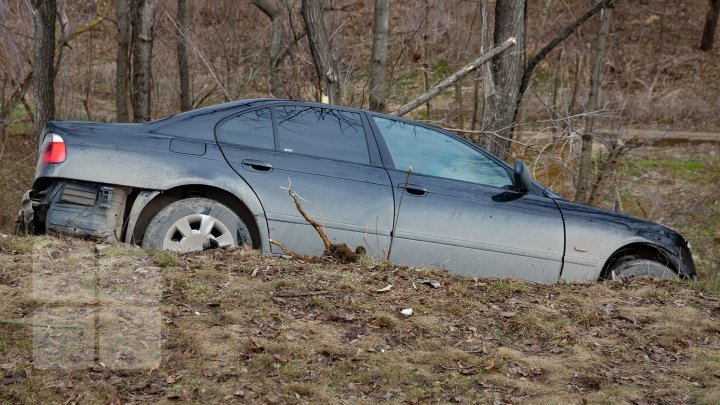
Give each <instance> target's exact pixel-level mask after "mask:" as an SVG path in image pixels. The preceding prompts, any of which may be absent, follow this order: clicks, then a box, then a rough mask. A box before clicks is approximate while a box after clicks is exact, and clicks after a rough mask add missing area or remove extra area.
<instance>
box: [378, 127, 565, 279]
mask: <svg viewBox="0 0 720 405" xmlns="http://www.w3.org/2000/svg"><path fill="white" fill-rule="evenodd" d="M371 120H372V121H373V126H374V128H375V131H376V133H377V134H378V135H379V136H378V145H379V146H380V149H381V151H382V153H383V161H384V162H385V163H386V166H387V168H388V172H389V174H390V177H391V181H392V183H393V185H394V186H395V187H394V193H395V200H396V201H398V205H399V206H398V207H396V209H397V210H398V213H397V224H396V228H397V229H396V232H395V239H394V241H393V245H392V253H391V257H390V260H391V261H393V262H398V263H403V264H407V265H410V266H428V267H441V268H445V269H447V270H450V271H452V272H454V273H459V274H464V275H470V276H483V277H514V278H523V279H529V280H534V281H538V282H545V283H551V282H556V281H557V278H558V277H559V274H560V271H561V267H562V257H563V248H564V228H563V221H562V217H561V215H560V211H559V210H558V208H557V206H556V205H555V203H554V202H553V201H552V200H551V199H550V198H547V197H545V196H543V195H542V193H539V192H537V191H534V193H536V194H533V193H527V194H523V193H518V192H516V191H514V186H513V182H512V180H511V172H510V170H509V169H508V168H507V167H506V166H505V165H503V164H501V163H500V162H499V161H497V160H495V159H494V158H491V157H490V156H489V155H486V154H485V153H483V152H481V151H480V150H479V149H478V148H476V147H474V146H472V145H471V144H469V143H467V142H465V141H464V140H461V139H459V138H456V137H453V136H450V135H448V134H446V133H443V132H440V131H436V130H434V129H431V128H428V127H424V126H420V125H415V124H412V123H408V122H405V121H402V120H396V119H392V118H389V117H383V116H372V118H371ZM410 167H412V172H411V174H410V176H409V178H408V169H409V168H410ZM406 181H407V187H405V182H406ZM403 190H405V191H403Z"/></svg>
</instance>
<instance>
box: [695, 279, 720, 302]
mask: <svg viewBox="0 0 720 405" xmlns="http://www.w3.org/2000/svg"><path fill="white" fill-rule="evenodd" d="M688 285H689V286H690V288H692V289H694V290H697V291H700V292H701V293H704V294H711V295H714V296H715V297H720V275H717V274H716V275H712V276H707V277H702V278H698V279H697V280H693V281H691V282H690V283H689V284H688Z"/></svg>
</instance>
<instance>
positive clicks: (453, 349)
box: [0, 237, 720, 403]
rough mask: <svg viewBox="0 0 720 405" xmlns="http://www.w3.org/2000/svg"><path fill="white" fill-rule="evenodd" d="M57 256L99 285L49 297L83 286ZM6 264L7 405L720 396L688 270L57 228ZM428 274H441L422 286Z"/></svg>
mask: <svg viewBox="0 0 720 405" xmlns="http://www.w3.org/2000/svg"><path fill="white" fill-rule="evenodd" d="M54 252H59V253H54ZM53 255H55V256H57V257H56V258H54V259H53V262H50V261H49V260H50V259H49V258H52V256H53ZM46 258H47V259H46ZM77 258H82V259H83V260H80V261H78V260H76V259H77ZM170 258H171V259H170ZM59 263H63V266H59ZM51 265H52V266H53V268H54V269H56V268H58V267H63V268H64V269H65V273H63V274H65V275H66V276H67V279H68V281H72V280H74V279H75V278H77V277H80V276H81V275H82V274H85V272H87V271H90V272H92V273H93V274H96V275H97V276H96V278H94V279H93V280H95V281H94V283H95V286H97V289H96V290H94V291H96V292H97V295H92V296H85V295H82V294H77V291H74V290H72V291H70V292H73V291H74V292H75V293H76V294H75V295H68V294H69V293H66V294H65V296H63V295H62V294H60V295H59V296H55V297H53V296H51V295H49V294H47V292H48V291H50V290H53V289H55V290H57V289H59V290H60V291H61V292H63V291H66V290H63V289H62V288H67V287H69V285H70V284H73V283H72V282H71V283H68V285H63V284H62V283H60V284H57V283H56V284H53V283H54V282H55V281H52V280H54V279H52V277H49V276H47V277H46V275H45V268H47V267H48V266H51ZM0 266H1V267H2V273H0V274H2V277H1V278H0V296H2V299H0V309H2V311H1V312H2V314H3V317H4V318H6V319H5V320H12V321H15V322H20V323H21V324H0V348H2V350H0V367H1V368H0V370H1V371H0V372H1V373H2V374H3V376H4V379H3V384H2V385H0V401H4V402H15V403H16V402H21V403H39V402H65V401H68V400H70V401H73V400H79V401H81V402H107V401H111V400H115V399H119V400H121V401H122V402H157V401H160V402H163V401H169V400H173V399H181V400H186V401H189V402H201V403H209V402H220V401H230V402H241V403H268V402H269V403H329V402H335V403H337V402H342V403H355V402H390V403H399V402H411V403H415V402H452V401H459V402H466V403H477V402H480V403H488V402H490V403H491V402H495V401H501V402H517V401H522V402H533V403H558V402H561V401H562V402H571V403H579V402H582V401H583V400H586V401H588V402H590V403H618V402H632V401H643V400H644V401H646V402H648V403H651V402H658V401H668V402H697V403H713V402H715V401H716V400H717V399H718V392H719V390H720V377H719V376H718V375H717V370H718V369H720V326H719V325H720V324H719V323H718V320H719V319H720V303H719V302H718V301H714V300H712V297H710V298H708V295H707V294H703V295H700V293H699V292H698V291H696V290H693V289H690V288H688V287H689V286H688V285H687V284H682V283H672V282H666V283H660V284H652V283H648V282H645V281H636V282H631V283H627V284H621V283H614V284H596V285H585V286H583V285H558V286H541V285H536V284H532V283H525V282H521V281H515V280H513V281H506V280H473V279H468V278H463V277H455V276H450V275H447V274H446V273H443V272H439V271H432V272H428V271H427V270H416V269H406V268H397V269H396V268H395V267H388V266H387V265H382V266H381V265H378V264H376V263H373V262H371V261H368V262H367V263H365V262H363V264H353V265H338V264H334V263H329V262H326V263H305V262H301V261H289V260H284V259H279V258H268V257H262V256H259V255H257V254H256V253H254V252H244V251H242V250H240V249H236V250H230V251H209V252H205V253H198V254H186V255H179V256H178V255H172V254H163V255H159V254H156V253H154V252H148V251H144V250H142V249H138V248H133V247H128V246H124V245H117V246H112V247H111V248H107V249H103V250H101V251H100V252H99V253H98V252H96V251H95V249H94V245H93V244H92V243H91V242H85V241H82V240H77V239H55V238H48V237H44V238H14V237H10V238H2V239H0ZM69 269H71V270H69ZM256 269H257V271H256V272H255V276H254V277H253V276H252V274H253V272H254V270H256ZM53 271H60V269H57V270H53ZM69 272H75V273H74V274H75V276H76V277H75V278H73V277H72V274H69ZM428 273H429V274H428ZM420 274H422V277H423V278H428V277H429V278H433V279H437V280H439V281H441V282H442V285H443V287H442V288H439V289H432V288H430V287H428V286H421V285H415V286H413V280H415V279H417V278H418V276H419V275H420ZM45 279H48V281H47V283H45V284H42V288H41V289H42V290H43V291H41V292H38V291H36V289H37V287H38V285H39V284H38V280H40V281H44V280H45ZM51 279H52V280H51ZM80 279H82V277H80ZM387 284H393V285H394V286H395V287H394V288H393V289H392V290H391V291H389V292H384V293H377V292H375V290H376V289H378V288H380V287H384V286H385V285H387ZM33 287H35V288H33ZM75 287H76V288H80V289H82V288H81V286H80V287H78V286H77V285H76V286H75ZM91 288H95V287H91ZM310 291H323V292H325V293H323V294H320V295H314V296H309V295H304V293H307V292H310ZM38 294H40V295H42V297H41V298H43V299H42V300H38V299H37V298H38ZM148 298H150V299H148ZM408 307H411V308H413V309H414V311H415V313H414V314H413V315H412V316H410V317H405V316H403V315H401V314H400V310H402V309H403V308H408ZM62 311H71V312H70V314H71V315H72V316H71V317H69V318H68V312H62ZM95 314H97V321H93V316H95ZM63 319H65V320H63ZM84 319H87V320H88V321H87V323H85V324H83V320H84ZM93 322H96V323H93ZM29 323H33V324H40V323H45V324H48V325H54V326H57V325H61V324H63V323H69V324H73V325H86V326H85V327H84V328H85V329H80V330H78V329H52V328H51V329H48V328H47V325H46V326H45V327H44V328H41V327H37V326H35V327H33V326H29V325H28V324H29ZM80 332H83V333H80ZM95 332H96V334H97V335H99V340H98V343H97V346H94V345H93V341H92V339H90V340H88V336H94V335H93V333H95ZM160 337H161V338H160ZM58 342H60V343H62V344H61V347H62V348H63V350H65V352H63V353H59V352H58V351H57V350H58V347H57V345H58ZM158 344H161V346H157V345H158ZM158 347H159V349H158ZM153 348H155V349H154V350H153ZM94 350H95V351H96V352H93V351H94ZM93 353H94V354H93ZM61 355H62V356H65V357H62V356H61ZM59 356H60V357H59ZM73 356H74V357H73ZM83 356H85V357H83ZM93 356H97V357H98V359H97V360H95V361H93ZM53 359H55V360H57V359H62V360H63V361H64V362H65V363H62V364H60V365H63V364H64V365H65V367H67V366H68V365H71V366H72V367H70V368H62V367H61V368H53V367H49V365H51V364H53V363H52V362H49V361H48V360H53ZM48 367H49V368H48Z"/></svg>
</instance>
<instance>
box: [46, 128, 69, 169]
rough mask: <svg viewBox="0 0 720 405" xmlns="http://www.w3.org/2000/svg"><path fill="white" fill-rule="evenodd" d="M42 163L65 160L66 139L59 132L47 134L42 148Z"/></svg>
mask: <svg viewBox="0 0 720 405" xmlns="http://www.w3.org/2000/svg"><path fill="white" fill-rule="evenodd" d="M41 153H42V156H41V157H40V164H43V165H47V164H53V163H62V162H64V161H65V156H66V151H65V141H64V140H63V139H62V137H61V136H60V135H58V134H47V136H45V142H43V145H42V148H41Z"/></svg>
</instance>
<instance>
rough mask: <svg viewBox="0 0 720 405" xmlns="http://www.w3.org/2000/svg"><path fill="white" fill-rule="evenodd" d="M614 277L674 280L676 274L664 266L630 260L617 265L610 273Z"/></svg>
mask: <svg viewBox="0 0 720 405" xmlns="http://www.w3.org/2000/svg"><path fill="white" fill-rule="evenodd" d="M612 272H613V273H614V274H615V277H617V278H622V277H651V278H656V279H667V280H670V279H674V278H676V277H677V274H676V273H675V272H674V271H673V270H672V269H671V268H669V267H667V266H665V265H664V264H661V263H658V262H655V261H652V260H647V259H632V260H628V261H624V262H622V263H620V264H619V265H617V267H615V268H614V269H613V271H612Z"/></svg>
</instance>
